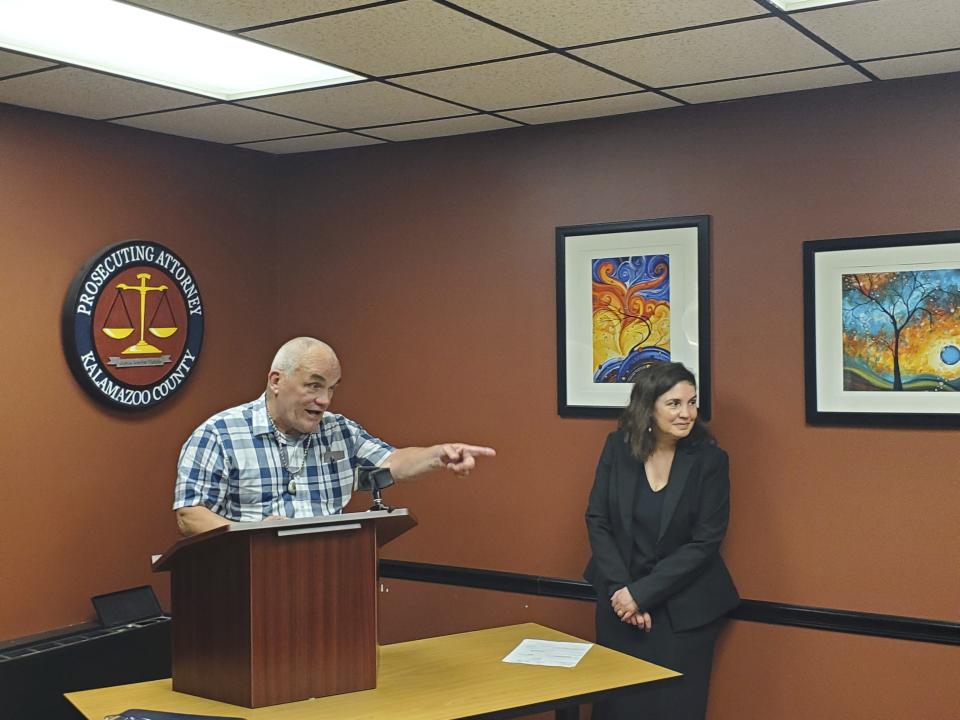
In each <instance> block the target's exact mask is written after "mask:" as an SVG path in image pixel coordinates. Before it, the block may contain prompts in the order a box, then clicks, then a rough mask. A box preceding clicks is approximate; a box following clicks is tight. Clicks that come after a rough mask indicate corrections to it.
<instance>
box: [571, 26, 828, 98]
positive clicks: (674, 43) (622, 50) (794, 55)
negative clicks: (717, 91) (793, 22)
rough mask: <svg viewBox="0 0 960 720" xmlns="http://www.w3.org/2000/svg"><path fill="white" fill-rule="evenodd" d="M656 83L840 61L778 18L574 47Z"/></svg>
mask: <svg viewBox="0 0 960 720" xmlns="http://www.w3.org/2000/svg"><path fill="white" fill-rule="evenodd" d="M572 52H573V54H574V55H578V56H579V57H582V58H584V59H586V60H589V61H590V62H593V63H596V64H597V65H601V66H603V67H606V68H609V69H611V70H613V71H615V72H618V73H620V74H622V75H626V76H627V77H631V78H634V79H636V80H639V81H640V82H643V83H646V84H648V85H651V86H653V87H668V86H671V85H687V84H690V83H696V82H706V81H709V80H723V79H726V78H735V77H741V76H744V75H756V74H759V73H768V72H778V71H781V70H798V69H801V68H809V67H814V66H817V65H829V64H832V63H836V62H838V59H837V57H836V56H834V55H833V54H832V53H830V52H828V51H827V50H824V49H823V48H822V47H820V46H819V45H817V44H816V43H815V42H813V41H812V40H810V39H809V38H807V37H805V36H804V35H803V34H802V33H800V32H798V31H797V30H795V29H794V28H792V27H790V26H789V25H788V24H787V23H785V22H783V21H782V20H780V19H779V18H764V19H760V20H750V21H747V22H741V23H734V24H731V25H719V26H716V27H711V28H703V29H700V30H690V31H687V32H682V33H673V34H669V35H658V36H655V37H649V38H642V39H639V40H627V41H624V42H619V43H611V44H609V45H600V46H597V47H592V48H583V49H581V50H574V51H572Z"/></svg>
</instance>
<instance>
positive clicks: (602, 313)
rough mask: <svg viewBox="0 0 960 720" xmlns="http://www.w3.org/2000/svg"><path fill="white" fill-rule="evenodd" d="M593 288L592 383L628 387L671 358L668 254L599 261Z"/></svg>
mask: <svg viewBox="0 0 960 720" xmlns="http://www.w3.org/2000/svg"><path fill="white" fill-rule="evenodd" d="M591 265H592V267H591V273H592V281H593V283H592V287H593V290H592V292H593V323H592V340H593V381H594V382H595V383H630V382H633V381H634V380H635V379H636V373H637V372H638V371H639V370H642V369H643V368H645V367H647V366H648V365H650V364H651V363H655V362H667V361H669V360H670V256H669V255H636V256H633V257H620V258H598V259H595V260H593V261H592V263H591Z"/></svg>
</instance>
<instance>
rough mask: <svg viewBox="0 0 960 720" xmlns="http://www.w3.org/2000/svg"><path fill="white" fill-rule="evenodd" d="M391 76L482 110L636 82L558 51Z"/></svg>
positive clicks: (607, 91) (615, 89) (618, 89)
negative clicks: (587, 64)
mask: <svg viewBox="0 0 960 720" xmlns="http://www.w3.org/2000/svg"><path fill="white" fill-rule="evenodd" d="M395 82H396V83H397V84H399V85H405V86H407V87H412V88H415V89H417V90H422V91H424V92H428V93H430V94H432V95H438V96H440V97H444V98H447V99H449V100H453V101H455V102H461V103H464V104H465V105H470V106H472V107H476V108H481V109H483V110H498V109H501V108H511V107H524V106H527V105H539V104H541V103H550V102H562V101H564V100H580V99H582V98H587V97H596V96H597V95H613V94H615V93H622V92H630V91H632V90H636V89H637V87H636V86H635V85H632V84H630V83H627V82H624V81H623V80H619V79H617V78H615V77H611V76H610V75H607V74H606V73H603V72H600V71H599V70H594V69H593V68H591V67H587V66H586V65H583V64H581V63H578V62H576V61H575V60H570V59H569V58H565V57H562V56H560V55H538V56H536V57H529V58H519V59H516V60H503V61H501V62H496V63H489V64H486V65H476V66H473V67H468V68H457V69H455V70H440V71H438V72H434V73H425V74H423V75H412V76H410V77H405V78H397V79H396V80H395Z"/></svg>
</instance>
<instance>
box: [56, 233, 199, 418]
mask: <svg viewBox="0 0 960 720" xmlns="http://www.w3.org/2000/svg"><path fill="white" fill-rule="evenodd" d="M203 316H204V312H203V302H202V300H201V299H200V290H199V288H198V287H197V282H196V279H195V278H194V276H193V273H191V272H190V269H189V268H188V267H187V266H186V264H185V263H184V262H183V260H181V259H180V258H179V257H178V256H177V255H175V254H174V253H173V252H171V251H170V250H168V249H167V248H165V247H164V246H163V245H160V244H158V243H154V242H150V241H147V240H128V241H124V242H120V243H117V244H115V245H111V246H109V247H106V248H104V249H102V250H101V251H100V252H98V253H97V254H96V255H94V256H93V257H92V258H91V259H90V260H89V261H88V262H87V263H86V264H85V265H84V266H83V267H82V268H81V269H80V271H79V272H78V273H77V274H76V275H75V276H74V279H73V282H72V283H71V284H70V287H69V288H68V290H67V296H66V298H65V300H64V305H63V314H62V335H63V347H64V353H65V355H66V359H67V364H68V365H69V367H70V370H71V372H72V373H73V375H74V377H76V379H77V380H78V381H79V382H80V384H81V386H82V387H83V388H84V389H85V390H86V391H87V392H88V393H90V394H91V395H92V396H93V397H94V398H95V399H97V400H99V401H102V402H104V403H106V404H108V405H111V406H113V407H120V408H123V409H129V410H144V409H147V408H149V407H152V406H153V405H156V404H157V403H159V402H162V401H163V400H166V399H167V398H169V397H170V396H172V395H174V394H175V393H176V392H177V391H178V390H179V389H180V388H181V387H182V385H183V383H184V381H185V380H186V379H187V377H188V376H189V375H190V374H191V372H192V370H193V367H194V365H195V364H196V362H197V359H198V358H199V356H200V350H201V347H202V345H203V327H204V317H203Z"/></svg>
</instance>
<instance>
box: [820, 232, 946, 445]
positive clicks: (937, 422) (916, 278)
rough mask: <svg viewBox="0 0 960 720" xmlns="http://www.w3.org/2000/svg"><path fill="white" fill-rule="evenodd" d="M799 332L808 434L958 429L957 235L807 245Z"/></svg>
mask: <svg viewBox="0 0 960 720" xmlns="http://www.w3.org/2000/svg"><path fill="white" fill-rule="evenodd" d="M803 325H804V387H805V390H804V392H805V410H806V421H807V422H808V423H809V424H811V425H849V426H865V427H915V428H947V427H960V230H950V231H939V232H924V233H909V234H897V235H874V236H869V237H854V238H837V239H831V240H807V241H805V242H804V243H803ZM908 331H909V332H908ZM941 341H942V344H941V345H938V344H937V343H938V342H941ZM954 341H955V344H954ZM921 343H923V346H925V349H924V348H923V347H922V346H921ZM901 348H903V349H904V353H905V354H903V355H901V353H900V350H901ZM950 348H952V349H950ZM887 351H889V353H890V355H889V358H888V359H887V358H885V355H884V353H885V352H887ZM938 351H939V357H940V361H941V364H942V366H943V367H942V368H939V370H938V367H937V361H936V357H935V356H934V353H937V352H938ZM906 353H909V354H906ZM924 353H926V354H924ZM894 357H896V362H894ZM948 361H950V362H948ZM886 362H889V365H883V364H882V363H886ZM949 368H955V372H954V373H952V374H951V373H950V372H949ZM940 370H942V371H943V373H942V374H939V375H938V372H939V371H940ZM938 378H939V379H938ZM888 385H889V387H887V386H888ZM898 385H899V387H898Z"/></svg>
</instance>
